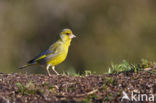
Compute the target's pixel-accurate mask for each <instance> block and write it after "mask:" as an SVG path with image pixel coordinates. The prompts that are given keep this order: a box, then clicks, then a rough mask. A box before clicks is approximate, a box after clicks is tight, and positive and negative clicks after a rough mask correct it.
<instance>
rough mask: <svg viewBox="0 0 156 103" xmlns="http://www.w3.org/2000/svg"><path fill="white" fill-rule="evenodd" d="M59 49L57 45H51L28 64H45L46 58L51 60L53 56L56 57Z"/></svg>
mask: <svg viewBox="0 0 156 103" xmlns="http://www.w3.org/2000/svg"><path fill="white" fill-rule="evenodd" d="M58 47H59V44H58V43H55V44H53V45H52V46H50V47H49V49H48V50H46V51H44V52H42V53H41V54H39V55H38V56H36V57H35V58H34V59H32V60H30V61H29V62H28V64H34V63H36V62H39V63H43V64H44V63H45V62H46V58H52V57H54V56H55V55H57V53H58V52H57V48H58Z"/></svg>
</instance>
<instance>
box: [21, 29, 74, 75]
mask: <svg viewBox="0 0 156 103" xmlns="http://www.w3.org/2000/svg"><path fill="white" fill-rule="evenodd" d="M59 36H60V38H59V40H57V41H56V42H55V43H54V44H52V45H51V46H50V47H49V49H47V50H46V51H44V52H42V53H41V54H40V55H38V56H37V57H35V58H34V59H32V60H30V61H29V62H28V64H26V65H24V66H22V67H21V68H24V67H27V66H30V65H33V64H41V65H46V66H47V72H48V75H49V76H50V75H51V74H50V72H49V67H52V70H53V71H54V72H55V73H56V74H58V73H57V72H56V70H55V66H56V65H58V64H60V63H62V62H63V61H64V60H65V59H66V56H67V54H68V49H69V46H70V43H71V40H72V38H74V37H76V36H75V35H74V34H73V33H72V31H71V30H70V29H63V31H62V32H61V33H60V35H59Z"/></svg>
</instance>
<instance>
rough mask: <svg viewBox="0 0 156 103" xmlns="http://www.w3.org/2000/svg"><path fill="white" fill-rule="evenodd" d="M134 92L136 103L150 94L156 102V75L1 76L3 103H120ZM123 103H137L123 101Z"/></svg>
mask: <svg viewBox="0 0 156 103" xmlns="http://www.w3.org/2000/svg"><path fill="white" fill-rule="evenodd" d="M132 91H133V92H134V93H135V94H137V96H136V98H135V99H137V102H136V103H139V102H138V100H139V99H138V98H139V94H147V95H148V98H149V96H150V94H152V95H154V96H155V98H156V74H153V73H150V72H147V71H139V72H137V73H118V74H104V75H88V76H66V75H58V76H57V75H52V76H51V77H48V76H46V75H42V74H19V73H13V74H3V73H2V74H0V103H121V99H122V96H123V92H125V93H127V94H128V96H129V97H130V96H131V95H132ZM140 97H141V96H140ZM148 98H146V97H144V98H143V101H141V103H143V102H145V103H148V102H150V100H149V99H148ZM130 99H131V98H130ZM146 99H147V100H146ZM145 100H146V101H145ZM155 101H156V100H155ZM122 103H135V102H134V101H133V102H132V100H126V99H124V100H123V101H122Z"/></svg>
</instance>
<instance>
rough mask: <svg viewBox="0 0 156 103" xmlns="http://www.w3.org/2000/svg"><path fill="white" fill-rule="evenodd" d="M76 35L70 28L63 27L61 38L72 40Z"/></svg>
mask: <svg viewBox="0 0 156 103" xmlns="http://www.w3.org/2000/svg"><path fill="white" fill-rule="evenodd" d="M75 37H76V36H75V35H74V34H73V32H72V31H71V30H70V29H63V30H62V32H61V33H60V38H61V40H63V41H71V39H72V38H75Z"/></svg>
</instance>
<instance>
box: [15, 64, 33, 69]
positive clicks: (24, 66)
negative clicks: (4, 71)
mask: <svg viewBox="0 0 156 103" xmlns="http://www.w3.org/2000/svg"><path fill="white" fill-rule="evenodd" d="M30 65H31V64H26V65H23V66H22V67H19V68H18V69H23V68H26V67H28V66H30Z"/></svg>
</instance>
